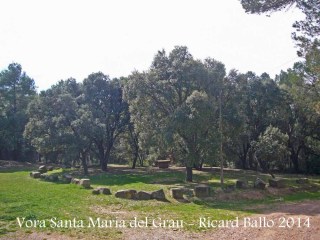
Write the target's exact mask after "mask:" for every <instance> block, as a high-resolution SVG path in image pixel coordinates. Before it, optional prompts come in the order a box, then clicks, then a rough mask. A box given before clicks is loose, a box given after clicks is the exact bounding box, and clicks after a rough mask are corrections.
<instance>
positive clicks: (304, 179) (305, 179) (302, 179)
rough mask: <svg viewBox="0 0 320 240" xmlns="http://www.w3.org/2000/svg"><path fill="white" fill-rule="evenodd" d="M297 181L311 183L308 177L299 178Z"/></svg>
mask: <svg viewBox="0 0 320 240" xmlns="http://www.w3.org/2000/svg"><path fill="white" fill-rule="evenodd" d="M296 183H299V184H307V183H309V179H308V178H299V179H297V180H296Z"/></svg>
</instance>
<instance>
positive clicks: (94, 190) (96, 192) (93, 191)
mask: <svg viewBox="0 0 320 240" xmlns="http://www.w3.org/2000/svg"><path fill="white" fill-rule="evenodd" d="M92 194H94V195H99V194H100V191H99V189H93V190H92Z"/></svg>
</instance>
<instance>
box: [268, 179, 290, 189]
mask: <svg viewBox="0 0 320 240" xmlns="http://www.w3.org/2000/svg"><path fill="white" fill-rule="evenodd" d="M269 185H270V187H274V188H284V187H286V183H285V181H284V179H275V178H273V179H269Z"/></svg>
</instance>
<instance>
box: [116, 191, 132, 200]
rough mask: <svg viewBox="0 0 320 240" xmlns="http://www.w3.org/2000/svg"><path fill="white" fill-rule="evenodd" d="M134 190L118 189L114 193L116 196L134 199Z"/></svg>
mask: <svg viewBox="0 0 320 240" xmlns="http://www.w3.org/2000/svg"><path fill="white" fill-rule="evenodd" d="M136 193H137V191H136V190H119V191H117V192H116V193H115V197H116V198H125V199H135V198H136Z"/></svg>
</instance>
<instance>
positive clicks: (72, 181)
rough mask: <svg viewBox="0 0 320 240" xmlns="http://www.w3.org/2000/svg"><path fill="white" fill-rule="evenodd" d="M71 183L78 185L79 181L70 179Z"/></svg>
mask: <svg viewBox="0 0 320 240" xmlns="http://www.w3.org/2000/svg"><path fill="white" fill-rule="evenodd" d="M71 183H73V184H79V183H80V179H79V178H72V179H71Z"/></svg>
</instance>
